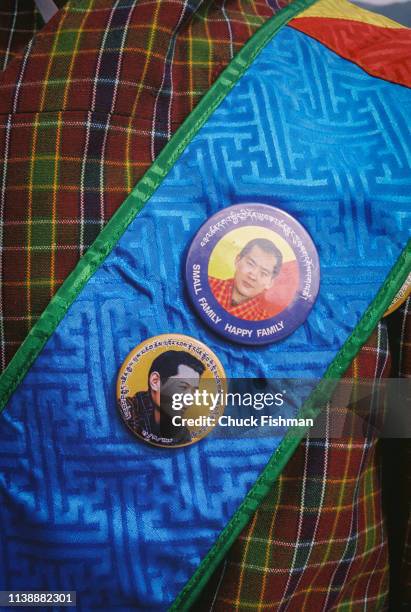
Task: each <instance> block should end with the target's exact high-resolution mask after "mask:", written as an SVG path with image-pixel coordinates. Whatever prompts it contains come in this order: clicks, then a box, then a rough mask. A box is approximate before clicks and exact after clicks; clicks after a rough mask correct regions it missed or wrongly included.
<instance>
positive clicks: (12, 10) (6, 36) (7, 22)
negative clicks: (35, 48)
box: [0, 0, 43, 71]
mask: <svg viewBox="0 0 411 612" xmlns="http://www.w3.org/2000/svg"><path fill="white" fill-rule="evenodd" d="M42 26H43V20H42V18H41V15H40V13H39V12H38V11H37V8H36V5H35V4H34V1H33V2H25V1H24V0H2V2H1V7H0V71H1V70H4V69H5V68H6V66H7V65H8V63H9V62H10V61H11V60H12V59H13V58H14V57H16V56H17V55H18V54H19V52H20V51H21V49H22V48H23V47H24V46H25V45H26V44H27V43H28V42H29V41H30V40H31V39H32V38H33V36H34V35H35V33H36V32H37V31H38V30H40V28H41V27H42Z"/></svg>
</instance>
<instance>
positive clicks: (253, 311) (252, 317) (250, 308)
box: [208, 276, 269, 321]
mask: <svg viewBox="0 0 411 612" xmlns="http://www.w3.org/2000/svg"><path fill="white" fill-rule="evenodd" d="M208 284H209V285H210V289H211V291H212V292H213V295H214V297H215V299H216V300H217V302H218V303H219V304H220V306H222V307H223V308H224V310H226V311H227V312H229V313H230V314H232V315H233V316H234V317H238V318H239V319H245V320H246V321H263V320H264V319H268V318H269V314H268V312H267V311H266V310H264V308H263V306H262V303H261V295H257V296H256V297H254V298H250V299H249V300H245V301H244V302H241V304H236V305H233V303H232V297H233V287H234V279H233V278H229V279H227V280H222V279H221V278H213V277H212V276H209V277H208Z"/></svg>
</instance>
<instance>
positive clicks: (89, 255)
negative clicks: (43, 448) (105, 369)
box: [0, 0, 317, 412]
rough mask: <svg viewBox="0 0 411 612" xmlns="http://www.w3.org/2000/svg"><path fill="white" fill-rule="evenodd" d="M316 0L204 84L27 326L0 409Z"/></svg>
mask: <svg viewBox="0 0 411 612" xmlns="http://www.w3.org/2000/svg"><path fill="white" fill-rule="evenodd" d="M316 1H317V0H295V2H293V3H292V4H290V5H289V6H287V7H285V8H284V9H283V10H281V11H280V12H279V13H277V14H276V15H274V16H273V17H272V18H271V19H269V20H268V21H267V22H266V23H265V24H264V25H262V26H261V28H260V29H259V30H257V32H256V33H255V34H254V35H253V36H252V37H251V38H250V40H248V41H247V43H246V44H245V45H244V46H243V47H242V49H241V50H240V51H239V53H238V54H237V55H236V56H235V57H234V58H233V60H232V61H231V62H230V64H229V65H228V66H227V67H226V68H225V69H224V70H223V72H222V73H221V75H220V76H219V77H218V79H217V80H216V82H215V83H214V84H213V85H212V86H211V87H210V89H209V90H208V92H207V93H206V95H205V96H204V97H203V98H202V99H201V101H200V102H199V104H198V105H197V106H196V108H195V109H194V110H193V111H192V113H191V114H190V115H189V116H188V117H187V119H186V120H185V121H184V123H183V124H182V125H181V126H180V128H179V129H178V130H177V132H176V133H175V135H174V136H173V138H172V139H171V140H170V142H169V143H168V144H167V145H166V146H165V147H164V149H163V150H162V151H161V153H160V155H159V156H158V158H157V159H156V161H155V162H154V163H153V164H152V166H150V168H149V169H148V170H147V172H146V173H145V175H144V176H143V178H142V179H141V180H140V181H139V182H138V183H137V185H136V186H135V188H134V189H133V191H132V192H131V193H130V195H128V196H127V198H126V199H125V200H124V202H123V203H122V205H121V206H120V208H119V209H118V210H117V212H116V213H115V214H114V215H113V217H112V218H111V219H110V221H109V222H108V223H107V225H106V226H105V228H104V229H103V230H102V231H101V232H100V234H99V236H98V237H97V239H96V240H95V241H94V243H93V244H92V246H91V247H90V248H89V249H88V251H87V252H86V253H85V255H84V256H83V257H82V258H81V259H80V261H79V262H78V264H77V266H76V267H75V269H74V270H73V272H72V273H71V274H70V275H69V276H68V277H67V278H66V280H65V281H64V283H63V285H62V286H61V287H60V289H59V290H58V291H57V292H56V294H55V295H54V297H53V299H52V300H51V301H50V303H49V305H48V306H47V308H46V309H45V310H44V312H43V313H42V315H41V317H40V318H39V320H38V321H37V322H36V324H35V325H34V326H33V328H32V329H31V330H30V333H29V334H28V335H27V338H26V339H25V341H24V342H23V344H22V345H21V346H20V348H19V350H18V351H17V352H16V354H15V355H14V357H13V359H12V360H11V361H10V363H9V365H8V366H7V368H6V369H5V370H4V372H3V374H2V376H1V377H0V412H1V410H3V409H4V407H5V405H6V403H7V401H8V400H9V398H10V396H11V395H12V393H13V392H14V391H15V389H16V388H17V386H18V385H19V384H20V382H21V381H22V380H23V378H24V377H25V375H26V374H27V372H28V370H29V368H30V366H31V365H32V363H33V362H34V360H35V359H36V357H37V356H38V354H39V353H40V351H41V349H42V348H43V346H44V345H45V343H46V342H47V340H48V339H49V338H50V336H51V335H52V333H53V332H54V330H55V329H56V327H57V325H58V324H59V323H60V321H61V320H62V319H63V317H64V315H65V314H66V312H67V310H68V308H69V307H70V306H71V304H72V303H73V301H74V300H75V299H76V297H77V296H78V294H79V293H80V291H81V290H82V288H83V287H84V285H85V284H86V283H87V281H88V280H89V279H90V277H91V276H92V275H93V274H94V272H95V271H96V270H97V268H98V267H99V266H100V265H101V264H102V262H103V261H104V259H105V258H106V257H107V255H109V253H110V252H111V251H112V249H113V248H114V246H115V245H116V243H117V241H118V240H119V238H120V236H121V235H122V234H123V233H124V232H125V230H126V229H127V226H128V225H129V224H130V223H131V222H132V221H133V219H134V218H135V217H136V215H137V214H138V213H139V212H140V210H141V209H142V208H143V206H144V205H145V204H146V202H147V201H148V200H149V199H150V198H151V196H152V195H153V193H154V192H155V191H156V189H157V188H158V187H159V186H160V184H161V183H162V181H163V179H164V178H165V177H166V175H167V174H168V172H169V171H170V170H171V168H172V167H173V165H174V164H175V162H176V161H177V159H178V158H179V157H180V155H181V154H182V152H183V151H184V149H185V148H186V147H187V145H188V144H189V143H190V141H191V140H192V139H193V137H194V136H195V135H196V134H197V132H198V131H199V130H200V128H201V127H202V126H203V125H204V123H205V122H206V121H207V119H208V118H209V117H210V115H211V114H212V113H213V112H214V110H215V109H216V108H217V106H219V104H221V102H222V101H223V100H224V98H225V97H226V96H227V94H228V93H229V92H230V91H231V89H232V88H233V87H234V85H235V84H236V83H237V81H238V80H239V79H240V78H241V77H242V76H243V74H244V73H245V71H246V70H247V68H248V67H249V66H250V65H251V64H252V62H253V61H254V59H255V58H256V56H257V55H258V54H259V53H260V51H261V50H262V49H263V47H264V46H265V45H266V44H267V43H268V42H269V40H271V38H272V37H273V36H274V35H275V34H276V33H277V32H278V30H279V29H280V28H281V27H282V26H283V25H285V24H286V23H287V22H288V21H290V19H292V18H293V17H295V16H296V15H297V14H298V13H300V12H301V11H302V10H305V9H306V8H308V7H309V6H311V5H312V4H314V3H315V2H316Z"/></svg>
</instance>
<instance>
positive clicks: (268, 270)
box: [185, 203, 320, 345]
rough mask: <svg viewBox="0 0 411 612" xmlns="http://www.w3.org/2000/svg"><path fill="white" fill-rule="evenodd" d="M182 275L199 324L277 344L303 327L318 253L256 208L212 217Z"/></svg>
mask: <svg viewBox="0 0 411 612" xmlns="http://www.w3.org/2000/svg"><path fill="white" fill-rule="evenodd" d="M185 274H186V284H187V288H188V292H189V295H190V298H191V300H192V302H193V305H194V308H195V310H196V311H197V313H198V314H199V316H200V317H201V319H202V320H203V321H204V322H205V323H206V324H207V325H209V326H210V327H211V329H213V330H214V331H215V332H216V333H218V334H220V335H221V336H224V337H225V338H227V339H229V340H231V341H234V342H239V343H242V344H249V345H260V344H268V343H270V342H276V341H278V340H282V339H283V338H285V337H286V336H288V335H289V334H291V333H292V332H293V331H294V330H295V329H296V328H297V327H299V326H300V325H301V324H302V323H304V321H305V320H306V318H307V317H308V314H309V312H310V310H311V309H312V307H313V305H314V302H315V300H316V298H317V294H318V290H319V284H320V264H319V258H318V254H317V250H316V248H315V245H314V243H313V241H312V239H311V237H310V235H309V234H308V232H307V231H306V230H305V228H304V227H303V226H302V225H301V224H300V223H299V222H298V221H297V220H296V219H295V218H294V217H292V216H291V215H289V214H288V213H286V212H284V211H283V210H280V209H279V208H275V207H273V206H268V205H266V204H257V203H246V204H236V205H234V206H230V207H228V208H225V209H223V210H221V211H219V212H218V213H216V214H215V215H213V216H212V217H210V218H209V219H208V220H207V221H206V223H204V225H202V227H201V228H200V229H199V231H198V232H197V234H196V236H195V238H194V240H193V242H192V244H191V246H190V249H189V251H188V255H187V260H186V270H185Z"/></svg>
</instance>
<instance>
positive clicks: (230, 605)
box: [201, 322, 390, 612]
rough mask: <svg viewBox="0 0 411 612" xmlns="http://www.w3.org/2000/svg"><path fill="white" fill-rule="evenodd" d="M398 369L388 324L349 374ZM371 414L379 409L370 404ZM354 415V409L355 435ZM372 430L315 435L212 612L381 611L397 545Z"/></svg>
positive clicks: (258, 517) (235, 554)
mask: <svg viewBox="0 0 411 612" xmlns="http://www.w3.org/2000/svg"><path fill="white" fill-rule="evenodd" d="M389 373H390V356H389V347H388V335H387V328H386V324H385V322H383V323H380V324H379V325H378V328H377V330H376V332H375V333H374V335H373V336H372V337H371V338H370V340H369V341H368V342H367V344H366V345H365V346H364V347H363V349H362V350H361V352H360V353H359V355H358V356H357V357H356V358H355V359H354V361H353V362H352V365H351V367H350V369H349V371H347V373H346V375H345V376H346V378H353V380H354V387H353V396H354V397H355V393H356V384H355V382H357V383H358V382H359V381H360V380H361V379H363V378H364V379H373V380H378V379H381V378H383V377H386V376H388V375H389ZM370 409H372V408H371V407H370ZM354 426H355V415H354V413H352V431H353V432H354V431H356V432H357V430H356V429H354ZM379 458H380V453H379V448H378V444H377V440H376V439H375V438H374V437H373V435H372V433H371V432H370V433H367V435H366V436H365V437H359V436H358V433H356V434H355V435H352V436H347V437H344V438H341V439H331V438H327V439H312V440H310V439H309V438H308V439H306V440H305V441H304V442H302V443H301V445H300V446H299V448H298V450H297V452H296V453H295V455H294V456H293V458H292V459H291V460H290V462H289V463H288V465H287V466H286V468H285V470H284V471H283V473H282V475H281V476H280V478H279V479H278V480H277V481H276V483H275V484H274V486H273V487H272V489H271V491H270V493H269V495H268V496H267V498H266V499H265V501H264V503H263V505H262V506H261V507H260V508H259V510H258V511H257V512H256V513H255V514H254V517H253V519H252V521H251V523H250V525H249V526H248V527H247V528H246V529H245V530H244V531H243V533H242V534H241V536H240V537H239V538H238V539H237V541H236V542H235V544H234V545H233V547H232V549H231V551H230V553H229V555H228V556H227V558H226V560H225V562H224V564H223V565H222V567H220V569H219V570H218V571H217V572H216V573H215V576H214V577H213V579H212V581H211V582H210V584H209V587H208V589H207V591H206V593H205V594H204V598H202V601H203V604H202V606H201V608H202V609H207V610H211V609H212V610H214V611H217V610H224V611H228V610H249V609H253V610H281V611H285V610H289V611H290V612H300V611H301V610H306V611H308V610H309V611H311V610H318V611H320V610H322V611H328V610H336V611H342V610H353V611H357V610H358V611H360V610H365V609H367V610H382V609H386V606H387V601H388V578H389V576H388V573H389V572H388V549H387V537H386V531H385V526H384V516H383V511H382V492H381V480H380V464H379Z"/></svg>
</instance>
